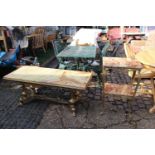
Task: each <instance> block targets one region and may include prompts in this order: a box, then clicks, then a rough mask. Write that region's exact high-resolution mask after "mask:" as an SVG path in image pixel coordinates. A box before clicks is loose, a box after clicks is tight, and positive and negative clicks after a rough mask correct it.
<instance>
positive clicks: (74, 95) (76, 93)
mask: <svg viewBox="0 0 155 155" xmlns="http://www.w3.org/2000/svg"><path fill="white" fill-rule="evenodd" d="M79 99H80V92H79V91H77V90H76V91H73V92H72V95H71V99H70V100H69V107H70V110H71V111H72V114H73V116H76V108H75V103H76V102H77V101H78V100H79Z"/></svg>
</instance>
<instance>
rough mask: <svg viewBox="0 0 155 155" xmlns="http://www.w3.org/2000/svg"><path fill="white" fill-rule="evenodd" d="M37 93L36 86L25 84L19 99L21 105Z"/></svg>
mask: <svg viewBox="0 0 155 155" xmlns="http://www.w3.org/2000/svg"><path fill="white" fill-rule="evenodd" d="M34 95H35V88H34V87H33V86H32V85H27V84H23V85H22V93H21V96H20V99H19V105H23V104H25V103H27V102H29V101H31V100H32V99H33V97H34Z"/></svg>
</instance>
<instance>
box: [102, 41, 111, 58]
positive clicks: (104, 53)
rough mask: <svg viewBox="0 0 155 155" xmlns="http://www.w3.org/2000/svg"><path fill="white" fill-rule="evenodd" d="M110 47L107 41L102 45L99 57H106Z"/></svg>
mask: <svg viewBox="0 0 155 155" xmlns="http://www.w3.org/2000/svg"><path fill="white" fill-rule="evenodd" d="M109 47H110V42H109V41H107V42H106V44H105V45H104V47H103V49H102V51H101V56H102V57H103V56H106V55H107V52H108V48H109Z"/></svg>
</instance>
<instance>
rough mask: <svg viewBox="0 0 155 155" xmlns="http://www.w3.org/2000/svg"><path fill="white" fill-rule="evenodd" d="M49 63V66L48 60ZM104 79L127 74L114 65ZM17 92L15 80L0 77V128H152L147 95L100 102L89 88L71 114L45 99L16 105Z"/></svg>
mask: <svg viewBox="0 0 155 155" xmlns="http://www.w3.org/2000/svg"><path fill="white" fill-rule="evenodd" d="M117 56H124V50H123V48H122V47H120V48H119V50H118V53H117ZM55 63H56V62H54V64H55ZM54 64H53V65H54ZM50 67H52V65H51V64H50ZM108 81H112V82H113V83H128V82H130V78H129V77H128V75H127V72H126V71H122V70H118V69H117V70H112V72H111V74H110V75H108ZM42 91H43V92H44V93H47V94H50V95H58V92H57V90H51V89H49V88H45V89H43V90H42ZM51 92H52V93H51ZM20 93H21V88H20V86H19V84H18V83H15V82H6V81H4V80H1V82H0V116H1V117H0V127H1V128H38V129H69V128H73V129H75V128H78V129H79V128H82V129H99V128H100V129H136V128H137V129H142V128H147V129H150V128H155V114H149V113H148V110H149V108H150V107H151V106H152V105H153V98H152V96H149V95H143V96H140V97H135V99H134V100H132V101H126V100H124V99H122V98H121V97H114V96H107V97H105V100H104V103H102V101H101V90H100V89H99V88H96V89H94V88H93V89H91V90H90V91H85V92H84V93H83V96H82V98H81V100H80V101H79V102H78V103H77V104H76V108H77V116H76V117H73V116H72V113H71V112H70V110H69V108H68V106H66V105H60V104H56V103H50V102H47V101H32V102H31V103H28V104H26V105H24V106H22V107H18V106H17V103H18V99H19V95H20ZM61 93H62V94H63V95H64V96H65V95H66V96H67V94H68V93H69V92H67V91H65V90H63V92H61ZM62 94H60V95H62ZM10 96H12V97H10ZM30 122H31V123H30Z"/></svg>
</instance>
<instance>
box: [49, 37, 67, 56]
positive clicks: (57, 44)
mask: <svg viewBox="0 0 155 155" xmlns="http://www.w3.org/2000/svg"><path fill="white" fill-rule="evenodd" d="M52 45H53V49H54V54H55V56H57V55H58V54H59V53H60V52H61V51H62V50H63V49H64V45H63V44H62V43H61V42H60V41H59V40H53V41H52Z"/></svg>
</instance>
